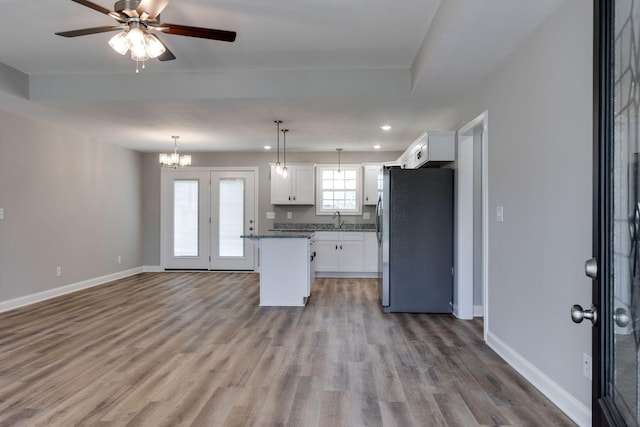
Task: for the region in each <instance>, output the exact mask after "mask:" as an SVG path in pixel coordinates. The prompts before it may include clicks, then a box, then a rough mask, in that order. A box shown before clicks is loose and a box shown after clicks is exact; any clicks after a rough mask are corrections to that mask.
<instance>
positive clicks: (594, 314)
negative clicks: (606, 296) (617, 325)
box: [571, 304, 598, 325]
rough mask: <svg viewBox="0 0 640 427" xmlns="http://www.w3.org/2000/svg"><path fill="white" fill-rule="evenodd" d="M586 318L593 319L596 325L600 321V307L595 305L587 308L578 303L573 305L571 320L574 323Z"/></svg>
mask: <svg viewBox="0 0 640 427" xmlns="http://www.w3.org/2000/svg"><path fill="white" fill-rule="evenodd" d="M584 319H587V320H591V324H592V325H595V324H596V323H597V322H598V309H597V308H596V307H594V306H593V305H592V306H591V308H588V309H586V310H585V309H583V308H582V306H580V305H578V304H575V305H574V306H573V307H571V320H573V322H574V323H581V322H582V321H583V320H584Z"/></svg>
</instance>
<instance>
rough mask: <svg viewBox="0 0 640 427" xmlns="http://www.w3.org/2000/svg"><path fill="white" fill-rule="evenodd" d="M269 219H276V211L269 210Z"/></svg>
mask: <svg viewBox="0 0 640 427" xmlns="http://www.w3.org/2000/svg"><path fill="white" fill-rule="evenodd" d="M267 219H276V213H275V212H267Z"/></svg>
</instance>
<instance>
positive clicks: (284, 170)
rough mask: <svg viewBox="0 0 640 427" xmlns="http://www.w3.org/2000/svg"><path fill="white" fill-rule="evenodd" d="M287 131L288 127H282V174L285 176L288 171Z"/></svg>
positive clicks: (287, 174)
mask: <svg viewBox="0 0 640 427" xmlns="http://www.w3.org/2000/svg"><path fill="white" fill-rule="evenodd" d="M287 132H289V129H282V154H283V155H284V166H283V167H282V176H283V177H285V178H286V177H288V176H289V171H288V170H287Z"/></svg>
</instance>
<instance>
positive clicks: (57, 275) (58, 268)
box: [56, 267, 62, 277]
mask: <svg viewBox="0 0 640 427" xmlns="http://www.w3.org/2000/svg"><path fill="white" fill-rule="evenodd" d="M60 276H62V267H56V277H60Z"/></svg>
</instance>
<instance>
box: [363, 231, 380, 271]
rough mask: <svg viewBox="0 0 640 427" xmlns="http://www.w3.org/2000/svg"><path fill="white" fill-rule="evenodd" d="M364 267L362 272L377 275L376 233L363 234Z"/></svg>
mask: <svg viewBox="0 0 640 427" xmlns="http://www.w3.org/2000/svg"><path fill="white" fill-rule="evenodd" d="M362 234H363V235H364V238H363V240H362V243H363V244H362V247H363V255H364V257H363V265H362V268H363V269H362V271H364V272H367V273H377V272H378V269H379V268H380V267H379V266H378V252H379V251H378V237H377V235H376V233H375V232H367V233H362Z"/></svg>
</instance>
